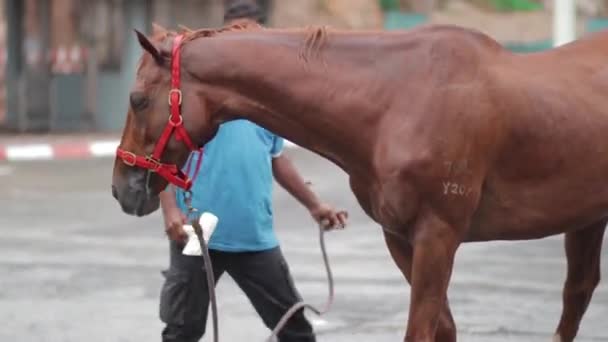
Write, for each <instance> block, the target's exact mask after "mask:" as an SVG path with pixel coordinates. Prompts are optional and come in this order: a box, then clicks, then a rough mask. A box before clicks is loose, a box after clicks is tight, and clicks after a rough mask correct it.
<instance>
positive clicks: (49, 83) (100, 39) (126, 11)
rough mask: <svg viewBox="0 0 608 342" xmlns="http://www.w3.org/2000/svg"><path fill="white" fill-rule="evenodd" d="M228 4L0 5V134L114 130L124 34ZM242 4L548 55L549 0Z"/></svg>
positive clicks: (288, 22)
mask: <svg viewBox="0 0 608 342" xmlns="http://www.w3.org/2000/svg"><path fill="white" fill-rule="evenodd" d="M230 1H234V0H0V129H3V130H10V131H17V132H49V131H55V132H62V131H63V132H65V131H119V130H120V129H121V128H122V127H123V125H124V114H125V112H126V108H127V98H128V96H127V94H128V90H129V88H130V86H131V84H132V82H133V77H134V68H135V65H136V63H137V59H138V58H139V57H140V55H141V49H140V47H139V44H137V42H136V40H135V36H134V34H133V31H132V29H134V28H136V29H139V30H141V31H143V32H148V33H149V32H150V29H151V24H152V22H157V23H159V24H161V25H163V26H166V27H170V28H175V27H176V26H177V25H178V24H183V25H186V26H188V27H192V28H200V27H216V26H219V25H220V24H221V19H222V13H223V4H224V3H225V2H230ZM248 1H257V2H258V3H260V4H261V5H262V7H263V8H264V9H265V10H266V11H267V14H268V18H269V25H270V26H278V27H286V26H307V25H315V24H323V25H330V26H333V27H342V28H357V29H371V28H386V29H402V28H405V29H407V28H410V27H413V26H416V25H420V24H423V23H453V24H457V25H461V26H468V27H473V28H477V29H480V30H481V31H484V32H486V33H488V34H490V35H491V36H493V37H495V38H496V39H498V40H499V41H501V42H503V43H505V44H511V45H509V46H510V47H511V48H512V49H513V50H519V51H532V50H538V49H544V48H548V47H550V46H551V11H550V8H551V5H552V3H553V0H248ZM577 5H578V6H579V11H580V13H581V14H582V15H585V16H587V17H589V18H591V19H590V20H588V21H581V22H579V33H581V32H585V31H588V30H595V29H599V28H603V27H606V26H608V21H607V20H606V19H604V18H605V17H606V15H607V14H608V13H606V12H607V6H606V3H605V1H603V0H579V1H577ZM505 6H506V7H505ZM509 6H510V7H509ZM503 7H504V8H503ZM539 8H540V10H539Z"/></svg>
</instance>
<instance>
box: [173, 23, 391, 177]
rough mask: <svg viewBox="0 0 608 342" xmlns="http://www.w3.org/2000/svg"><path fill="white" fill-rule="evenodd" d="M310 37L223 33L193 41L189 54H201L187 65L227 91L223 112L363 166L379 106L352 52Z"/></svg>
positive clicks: (200, 77) (207, 82)
mask: <svg viewBox="0 0 608 342" xmlns="http://www.w3.org/2000/svg"><path fill="white" fill-rule="evenodd" d="M307 38H311V37H310V36H307V35H306V34H305V33H276V32H272V31H271V32H261V33H260V32H238V33H229V34H227V33H224V34H221V35H218V36H216V37H211V38H201V39H198V40H195V41H193V42H192V43H191V44H192V48H191V50H190V51H185V52H184V56H189V57H188V58H189V60H195V62H193V63H192V62H191V65H190V66H188V70H189V72H191V73H192V74H194V75H195V77H196V78H197V79H198V80H199V81H200V82H201V83H202V84H204V85H206V86H210V87H213V88H216V89H221V91H220V92H219V93H224V94H225V96H224V97H223V98H222V100H221V101H222V103H221V104H219V105H221V107H222V109H223V110H222V111H220V112H221V113H224V114H226V113H228V115H227V116H226V117H224V118H223V119H226V120H230V119H235V118H245V119H248V120H250V121H253V122H255V123H257V124H259V125H260V126H263V127H265V128H267V129H269V130H271V131H273V132H275V133H277V134H279V135H281V136H283V137H285V138H286V139H289V140H291V141H293V142H295V143H296V144H299V145H301V146H303V147H305V148H308V149H310V150H312V151H315V152H317V153H319V154H321V155H323V156H325V157H327V158H328V159H330V160H332V161H333V162H334V163H336V164H337V165H339V166H340V167H342V168H343V169H345V170H346V171H347V172H349V171H355V170H352V168H357V167H359V166H360V167H365V166H367V165H363V164H366V163H368V162H370V160H369V159H370V156H371V153H370V151H371V148H372V146H371V145H372V144H373V141H372V139H371V137H372V134H371V131H372V129H373V124H374V123H375V122H376V121H377V120H375V119H373V117H374V116H375V117H376V118H378V115H377V114H378V113H375V111H377V109H376V108H379V107H378V106H376V105H377V103H371V101H370V93H369V92H370V91H373V89H372V90H370V89H369V88H366V87H365V85H364V84H361V83H362V80H363V78H362V77H361V76H362V72H361V71H360V70H355V68H354V67H353V65H350V66H349V64H348V63H344V60H347V59H348V55H347V54H343V55H344V56H341V55H340V53H338V52H337V51H335V49H334V51H331V50H325V49H324V47H323V45H322V44H323V43H324V42H323V41H321V39H324V38H326V37H321V38H320V40H318V41H315V42H313V43H312V44H306V43H305V40H306V39H307ZM330 39H331V37H330ZM319 44H321V45H319ZM349 52H352V51H349ZM341 57H343V58H344V59H342V60H337V59H341ZM185 58H186V57H185ZM351 67H352V68H353V69H352V70H351V69H350V68H351ZM361 69H363V68H361ZM376 100H380V99H378V98H376ZM222 115H223V114H222ZM220 121H223V120H220ZM363 127H365V128H367V130H365V131H363V130H362V128H363Z"/></svg>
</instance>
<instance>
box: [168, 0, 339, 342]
mask: <svg viewBox="0 0 608 342" xmlns="http://www.w3.org/2000/svg"><path fill="white" fill-rule="evenodd" d="M258 13H259V10H258V8H257V6H255V5H253V4H252V3H251V2H240V3H239V2H236V3H235V4H234V5H233V6H230V7H229V8H228V10H227V12H226V14H225V21H227V22H235V21H236V20H243V19H244V18H245V19H247V18H255V19H256V20H258V21H260V19H259V16H258V15H257V14H258ZM283 145H284V140H283V138H281V137H279V136H276V135H275V134H273V133H271V132H269V131H268V130H266V129H264V128H262V127H260V126H257V125H256V124H254V123H252V122H250V121H246V120H235V121H231V122H227V123H224V124H222V125H221V126H220V128H219V130H218V132H217V135H216V136H215V137H214V138H213V139H212V140H211V141H210V142H209V143H208V144H207V145H206V146H205V148H204V153H203V162H202V167H201V169H200V171H199V174H198V177H196V179H195V183H194V184H193V188H192V193H193V197H192V205H193V207H194V208H196V209H197V210H198V212H199V213H202V212H205V211H208V212H211V213H213V214H215V215H216V216H218V218H219V222H218V225H217V227H216V230H215V232H214V233H213V235H212V237H211V240H210V241H209V249H210V255H211V259H212V264H213V271H214V276H215V279H216V281H217V280H218V279H219V278H220V277H221V276H222V274H223V273H224V272H226V273H228V274H229V275H230V276H231V277H232V278H233V279H234V280H235V282H236V283H237V284H238V286H239V287H240V288H241V289H242V290H243V292H244V293H245V294H246V295H247V297H248V298H249V300H250V301H251V303H252V304H253V306H254V308H255V309H256V311H257V312H258V314H259V315H260V316H261V318H262V320H263V321H264V324H265V325H266V326H267V327H268V328H270V329H273V328H274V327H275V326H276V324H277V323H278V321H279V319H280V318H281V317H282V316H283V314H284V313H285V312H286V311H287V310H288V309H289V308H290V307H291V306H292V305H293V304H295V303H297V302H298V301H300V300H301V298H300V296H299V294H298V292H297V290H296V288H295V286H294V284H293V280H292V278H291V275H290V272H289V268H288V266H287V262H286V261H285V259H284V257H283V255H282V253H281V250H280V247H279V242H278V240H277V237H276V235H275V232H274V229H273V211H272V184H273V176H274V178H275V179H276V180H277V182H278V183H279V184H280V185H281V186H282V187H283V188H285V189H286V190H287V191H288V192H289V193H290V194H291V195H293V196H294V197H295V198H296V199H297V200H298V201H299V202H300V203H302V204H303V205H304V206H305V207H306V208H307V209H308V210H309V211H310V213H311V215H312V217H313V218H314V219H315V220H316V221H317V222H319V223H322V222H326V223H327V227H328V228H329V227H340V226H341V227H344V225H345V224H346V218H347V214H346V213H345V212H336V211H334V209H333V208H331V207H330V206H328V205H326V204H322V203H321V202H320V201H319V200H318V199H317V197H316V196H315V194H314V193H313V192H312V191H310V189H309V188H308V186H306V185H305V184H304V182H303V180H302V178H301V177H300V175H299V174H298V173H297V171H296V170H295V168H294V166H293V164H292V163H291V161H290V160H289V159H288V158H287V157H286V156H284V155H283V154H282V152H283ZM199 157H200V156H199V155H198V154H192V155H191V156H190V158H191V160H190V165H196V164H197V162H198V158H199ZM191 175H192V174H191ZM161 206H162V211H163V216H164V221H165V229H166V231H167V234H168V235H169V237H170V238H171V240H172V241H171V243H170V252H171V261H170V267H169V270H168V271H167V272H164V274H165V278H166V279H165V283H164V285H163V288H162V291H161V298H160V317H161V320H162V321H163V322H164V323H165V324H166V326H165V328H164V330H163V332H162V338H163V342H196V341H199V339H200V338H201V337H202V336H203V335H204V332H205V327H206V323H207V312H208V307H209V298H208V292H207V282H206V275H205V270H204V269H203V267H202V266H203V261H202V258H201V257H192V256H185V255H183V254H182V249H183V247H184V241H185V238H186V234H185V233H184V231H183V224H184V223H185V219H186V217H185V214H184V213H185V212H187V210H186V206H185V204H184V202H183V192H182V191H181V190H178V191H175V190H174V189H173V188H172V187H169V188H168V189H167V190H166V191H165V192H163V193H162V194H161ZM279 340H280V342H314V341H315V336H314V333H313V329H312V326H311V325H310V323H309V322H308V320H307V319H306V317H305V316H304V313H303V312H302V311H300V312H298V314H296V315H294V316H293V318H291V319H290V320H289V322H288V324H287V325H286V327H285V328H284V329H283V330H282V331H281V333H280V334H279Z"/></svg>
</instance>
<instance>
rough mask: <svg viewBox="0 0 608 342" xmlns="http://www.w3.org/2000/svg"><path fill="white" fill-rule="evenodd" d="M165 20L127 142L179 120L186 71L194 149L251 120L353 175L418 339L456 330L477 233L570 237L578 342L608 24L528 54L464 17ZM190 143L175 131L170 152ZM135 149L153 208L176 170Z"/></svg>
mask: <svg viewBox="0 0 608 342" xmlns="http://www.w3.org/2000/svg"><path fill="white" fill-rule="evenodd" d="M155 31H156V32H155V33H154V35H153V37H152V38H151V39H148V38H146V37H145V36H143V35H142V34H138V37H139V41H140V44H141V46H142V47H143V48H144V49H145V50H146V52H147V53H145V54H144V55H143V57H142V59H141V63H140V65H139V67H138V69H137V80H136V82H135V85H134V88H133V89H132V92H131V94H130V100H131V104H130V109H129V112H128V114H127V122H126V127H125V129H124V133H123V137H122V141H121V145H120V148H121V151H129V152H125V153H128V154H129V156H130V157H132V158H133V157H135V156H136V155H147V154H149V153H151V151H152V149H153V147H154V145H155V143H156V142H157V141H158V140H159V137H160V136H161V131H162V130H163V127H169V126H171V125H169V126H166V124H167V111H168V105H167V98H166V96H167V94H170V93H171V94H172V95H176V93H177V90H176V89H173V90H171V88H170V82H173V85H174V87H175V85H176V83H175V72H174V73H173V74H174V75H173V76H174V77H173V79H172V75H171V74H172V73H171V71H170V70H171V68H172V67H173V69H174V70H175V69H176V68H177V70H179V71H181V85H180V84H179V83H177V85H178V87H179V89H180V90H181V93H180V94H182V96H173V97H171V100H170V102H172V103H174V106H175V107H177V105H178V104H179V103H182V101H181V100H182V98H183V103H182V105H181V114H182V115H183V123H184V124H183V126H181V127H185V128H186V129H187V134H188V135H189V136H190V137H196V139H193V140H194V143H195V144H197V145H199V146H202V145H203V144H205V143H206V142H207V141H209V140H210V139H211V138H212V137H213V136H214V134H215V132H216V130H217V128H218V125H220V124H221V123H223V122H226V121H229V120H233V119H237V118H244V119H248V120H251V121H253V122H255V123H258V124H259V125H261V126H263V127H265V128H268V129H270V130H272V131H274V132H276V133H277V134H280V135H281V136H283V137H285V138H287V139H290V140H291V141H294V142H295V143H297V144H299V145H301V146H303V147H305V148H307V149H310V150H312V151H314V152H316V153H318V154H319V155H321V156H324V157H325V158H327V159H329V160H331V161H332V162H333V163H335V164H336V165H338V166H339V167H340V168H342V169H343V170H344V171H345V172H347V173H348V174H349V176H350V185H351V188H352V191H353V192H354V194H355V196H356V198H357V199H358V201H359V203H360V205H361V207H362V208H363V209H364V211H365V212H366V213H367V214H368V215H369V216H370V217H371V218H372V219H373V220H374V221H376V222H377V223H379V224H380V225H381V226H382V227H383V231H384V235H385V238H386V243H387V245H388V248H389V250H390V253H391V255H392V257H393V259H394V261H395V262H396V264H397V265H398V267H399V268H400V269H401V271H402V272H403V274H404V276H405V278H406V279H407V281H408V282H409V283H410V284H411V305H410V308H409V318H408V322H407V323H408V324H407V333H406V335H405V341H416V342H419V341H455V340H456V328H455V324H454V321H453V319H452V315H451V312H450V307H449V304H448V299H447V294H446V293H447V288H448V285H449V281H450V276H451V272H452V266H453V262H454V255H455V253H456V251H457V249H458V246H459V245H460V244H461V243H463V242H470V241H488V240H526V239H539V238H543V237H547V236H550V235H555V234H560V233H565V236H566V243H565V247H566V254H567V258H568V275H567V279H566V283H565V287H564V292H563V312H562V316H561V320H560V322H559V325H558V327H557V330H556V335H555V340H556V341H573V339H574V337H575V335H576V333H577V330H578V327H579V324H580V321H581V319H582V317H583V314H584V312H585V310H586V308H587V305H588V304H589V301H590V299H591V296H592V294H593V291H594V289H595V287H596V286H597V284H598V282H599V278H600V250H601V245H602V239H603V234H604V228H605V224H606V217H607V214H608V187H606V186H605V184H606V175H607V174H608V144H606V138H605V134H606V133H605V132H608V97H607V96H606V94H608V32H602V33H597V34H594V35H590V36H589V37H587V38H585V39H581V40H579V41H576V42H573V43H571V44H568V45H565V46H563V47H560V48H557V49H553V50H550V51H547V52H543V53H536V54H528V55H516V54H512V53H510V52H508V51H506V50H505V49H503V48H502V47H501V46H500V45H499V44H497V43H496V42H495V41H494V40H492V39H491V38H489V37H487V36H485V35H483V34H481V33H479V32H476V31H472V30H467V29H463V28H458V27H451V26H427V27H421V28H418V29H414V30H411V31H408V32H351V31H347V32H340V31H334V30H327V29H325V28H308V29H290V30H280V29H263V28H257V27H249V28H243V27H235V28H225V29H221V30H216V31H214V30H199V31H194V32H185V33H183V34H184V41H183V43H182V45H174V40H175V38H176V33H173V32H167V31H163V29H162V28H158V27H157V28H156V30H155ZM172 48H175V49H173V50H174V51H173V52H174V53H173V54H172V52H171V51H172ZM175 51H180V52H181V57H179V56H177V57H176V55H175ZM179 58H181V60H179ZM180 63H181V64H180ZM176 115H177V116H176V117H175V119H174V121H173V122H174V123H180V122H181V121H182V119H181V117H179V111H178V113H177V114H176ZM172 120H173V119H172ZM163 134H164V133H163ZM161 150H162V148H161ZM131 153H132V154H131ZM187 156H188V148H187V147H186V145H185V144H183V142H181V141H178V140H176V139H175V138H171V139H170V140H169V142H168V145H167V146H166V150H164V153H162V162H163V163H164V164H162V165H165V166H166V165H169V166H171V165H173V166H181V165H183V163H184V162H185V160H186V158H187ZM125 158H126V157H125V155H122V156H121V158H118V159H117V160H116V162H115V166H114V174H113V193H114V196H115V197H116V198H117V200H118V202H119V203H120V204H121V205H122V208H123V210H124V211H125V212H127V213H129V214H136V215H140V216H141V215H147V214H149V213H151V212H153V211H154V210H156V209H157V208H158V194H159V192H160V191H162V190H163V188H164V187H165V186H166V185H167V180H166V179H165V178H166V177H165V176H164V175H165V174H161V176H163V177H165V178H163V177H159V176H158V173H153V172H152V173H151V172H149V171H148V172H146V170H145V169H144V168H141V167H136V166H137V165H140V166H142V165H143V166H144V167H148V168H149V167H150V165H147V166H146V165H144V164H142V163H135V161H134V160H133V159H128V160H127V159H125ZM121 159H124V160H126V163H125V162H123V160H121ZM142 160H144V159H142ZM145 160H152V161H151V162H150V163H151V164H154V165H156V166H157V167H158V165H161V164H160V162H161V161H159V160H154V159H153V158H147V159H145ZM127 164H128V165H127ZM134 164H135V166H134ZM168 169H169V168H167V170H168ZM173 171H175V170H173Z"/></svg>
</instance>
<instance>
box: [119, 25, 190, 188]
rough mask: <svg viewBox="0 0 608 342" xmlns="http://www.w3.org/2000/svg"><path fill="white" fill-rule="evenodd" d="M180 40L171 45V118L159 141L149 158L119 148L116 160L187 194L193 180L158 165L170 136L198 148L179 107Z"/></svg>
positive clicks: (170, 166) (172, 166)
mask: <svg viewBox="0 0 608 342" xmlns="http://www.w3.org/2000/svg"><path fill="white" fill-rule="evenodd" d="M182 39H183V36H182V35H178V36H176V37H175V40H174V42H173V51H172V58H171V90H170V91H169V106H170V107H171V114H170V115H169V121H168V122H167V125H166V126H165V129H164V130H163V132H162V134H161V135H160V137H159V138H158V142H157V143H156V145H155V146H154V152H152V155H148V156H138V155H136V154H135V153H133V152H129V151H125V150H123V149H122V148H120V147H118V149H117V150H116V156H117V157H118V158H120V159H122V161H123V162H124V163H125V164H127V165H129V166H139V167H141V168H144V169H148V171H149V172H156V173H157V174H158V175H159V176H161V177H163V178H164V179H166V180H167V181H168V182H169V183H171V184H173V185H175V186H178V187H180V188H182V189H184V190H186V191H188V190H190V188H191V187H192V180H191V179H190V178H189V177H188V175H186V174H185V173H184V172H182V170H181V169H180V168H179V167H178V166H177V165H175V164H164V163H161V161H160V159H161V156H162V154H163V151H164V150H165V147H166V146H167V143H168V142H169V139H171V136H172V135H173V133H174V132H175V135H176V137H175V138H176V139H177V140H178V141H183V142H184V144H186V146H188V148H189V149H190V150H192V151H197V150H198V148H197V147H196V146H195V145H194V144H193V143H192V139H190V136H189V135H188V132H187V131H186V129H185V128H184V119H183V117H182V115H181V113H180V106H181V104H182V92H181V90H180V89H179V86H180V55H181V53H180V52H181V49H180V45H181V42H182Z"/></svg>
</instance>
